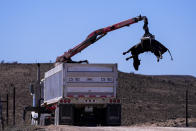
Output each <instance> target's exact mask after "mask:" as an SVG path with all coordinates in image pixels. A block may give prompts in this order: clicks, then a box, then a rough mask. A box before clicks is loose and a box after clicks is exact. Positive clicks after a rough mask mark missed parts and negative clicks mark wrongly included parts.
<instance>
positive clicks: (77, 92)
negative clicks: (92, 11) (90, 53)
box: [44, 63, 118, 103]
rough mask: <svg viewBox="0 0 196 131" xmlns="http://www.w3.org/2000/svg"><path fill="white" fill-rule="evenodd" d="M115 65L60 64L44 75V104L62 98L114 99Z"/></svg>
mask: <svg viewBox="0 0 196 131" xmlns="http://www.w3.org/2000/svg"><path fill="white" fill-rule="evenodd" d="M117 77H118V73H117V64H76V63H74V64H69V63H62V64H59V65H58V66H56V67H55V68H53V69H51V70H49V71H48V72H46V73H45V78H44V79H45V80H44V102H47V103H54V102H57V101H58V100H59V99H60V98H63V97H114V98H115V97H116V88H117Z"/></svg>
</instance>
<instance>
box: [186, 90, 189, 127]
mask: <svg viewBox="0 0 196 131" xmlns="http://www.w3.org/2000/svg"><path fill="white" fill-rule="evenodd" d="M188 126H189V125H188V89H186V127H188Z"/></svg>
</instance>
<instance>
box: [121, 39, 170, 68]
mask: <svg viewBox="0 0 196 131" xmlns="http://www.w3.org/2000/svg"><path fill="white" fill-rule="evenodd" d="M148 51H150V52H152V53H154V55H155V56H156V57H157V61H158V62H159V60H160V59H162V58H163V57H162V54H164V53H165V52H166V51H168V52H169V54H170V56H171V60H173V58H172V55H171V53H170V51H169V49H167V48H166V47H165V46H164V45H162V44H161V43H160V42H159V41H157V40H155V39H145V38H143V39H142V40H141V42H140V43H138V44H137V45H135V46H133V47H131V48H130V49H129V50H128V51H126V52H123V55H125V54H127V53H129V52H131V54H132V56H130V57H128V58H126V60H129V59H130V58H133V66H134V68H135V70H138V68H139V65H140V60H139V58H138V55H139V54H141V53H144V52H148Z"/></svg>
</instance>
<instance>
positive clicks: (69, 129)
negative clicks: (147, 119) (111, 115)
mask: <svg viewBox="0 0 196 131" xmlns="http://www.w3.org/2000/svg"><path fill="white" fill-rule="evenodd" d="M5 131H196V128H185V127H153V126H118V127H79V126H68V125H61V126H54V125H50V126H45V127H40V126H38V127H35V126H21V127H15V128H8V129H6V130H5Z"/></svg>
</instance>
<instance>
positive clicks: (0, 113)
mask: <svg viewBox="0 0 196 131" xmlns="http://www.w3.org/2000/svg"><path fill="white" fill-rule="evenodd" d="M0 121H1V123H0V124H1V127H2V129H3V130H4V122H3V115H2V104H1V96H0ZM0 129H1V128H0Z"/></svg>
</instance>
